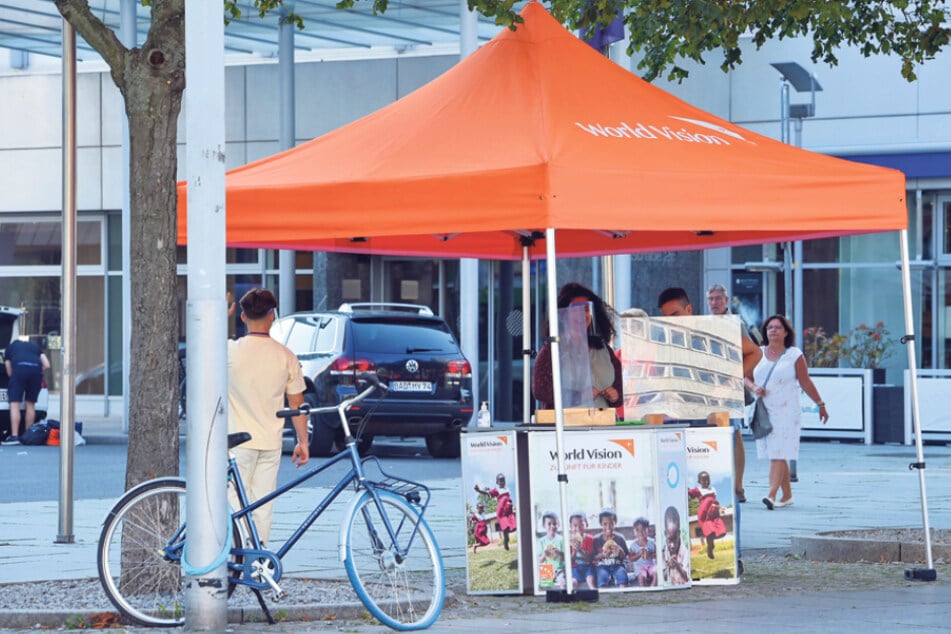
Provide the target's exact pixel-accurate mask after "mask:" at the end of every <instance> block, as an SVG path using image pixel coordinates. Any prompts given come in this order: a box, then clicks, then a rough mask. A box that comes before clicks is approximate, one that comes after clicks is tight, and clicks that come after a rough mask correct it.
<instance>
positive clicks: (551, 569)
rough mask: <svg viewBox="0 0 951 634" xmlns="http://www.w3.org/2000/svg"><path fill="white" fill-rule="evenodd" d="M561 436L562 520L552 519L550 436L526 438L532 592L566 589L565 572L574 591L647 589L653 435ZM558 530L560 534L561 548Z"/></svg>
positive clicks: (651, 560) (554, 484)
mask: <svg viewBox="0 0 951 634" xmlns="http://www.w3.org/2000/svg"><path fill="white" fill-rule="evenodd" d="M564 438H565V470H566V473H567V474H568V486H567V495H568V514H569V517H568V520H567V522H565V521H564V519H563V518H562V517H560V513H561V511H560V509H561V501H560V497H559V486H558V481H557V476H558V463H557V454H556V445H555V433H554V432H533V433H531V434H529V437H528V441H529V446H528V454H529V457H530V459H529V463H530V464H529V474H530V478H531V480H530V481H531V496H532V499H531V512H532V518H531V519H532V531H533V532H532V538H533V539H532V544H531V548H532V562H533V564H534V568H535V570H534V575H533V578H534V583H535V585H534V587H535V593H536V594H544V593H545V592H546V591H547V590H549V589H563V588H566V585H567V576H566V575H567V574H571V575H572V578H573V579H574V580H575V584H576V586H575V587H577V588H598V589H599V590H601V591H606V592H616V591H624V590H647V589H655V588H656V587H657V574H656V569H657V559H656V547H655V548H653V549H652V548H651V545H652V544H653V543H654V538H653V537H652V536H654V535H656V531H657V519H658V509H657V495H656V487H655V482H656V473H657V470H656V468H655V462H654V457H653V439H654V436H653V434H652V433H651V431H650V430H635V429H624V430H621V429H611V430H584V431H580V430H578V431H574V430H567V431H566V432H565V434H564ZM563 531H567V534H568V549H567V550H566V549H565V547H564V533H563ZM526 547H528V545H527V544H526ZM633 553H637V558H636V559H635V558H633V557H632V554H633ZM566 557H567V560H568V562H569V563H570V566H568V567H567V568H566V565H565V558H566ZM566 569H567V570H570V572H568V573H566Z"/></svg>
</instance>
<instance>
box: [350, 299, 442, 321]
mask: <svg viewBox="0 0 951 634" xmlns="http://www.w3.org/2000/svg"><path fill="white" fill-rule="evenodd" d="M337 310H338V311H340V312H341V313H353V312H355V311H358V310H390V311H396V312H406V313H416V314H418V315H426V316H428V317H432V316H433V310H432V309H431V308H430V307H429V306H423V305H422V304H401V303H398V302H355V303H352V304H340V308H338V309H337Z"/></svg>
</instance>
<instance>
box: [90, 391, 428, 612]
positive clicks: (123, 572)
mask: <svg viewBox="0 0 951 634" xmlns="http://www.w3.org/2000/svg"><path fill="white" fill-rule="evenodd" d="M365 380H368V382H369V385H368V386H367V387H365V388H363V389H362V391H361V392H359V393H358V394H356V395H354V396H353V397H351V398H350V399H348V400H345V401H343V402H341V403H340V404H339V405H336V406H333V407H310V406H308V405H306V404H305V405H303V406H302V407H301V408H300V409H284V410H281V411H280V412H278V416H279V417H281V418H286V417H292V416H297V415H300V414H306V415H315V414H320V413H328V412H333V411H336V412H337V414H338V416H339V417H340V421H341V424H342V425H343V431H344V434H345V438H346V447H345V449H344V451H342V452H341V453H339V454H337V455H336V456H334V457H333V458H331V459H329V460H327V461H326V462H324V463H323V464H320V465H318V466H316V467H314V468H312V469H309V470H308V471H307V472H305V473H304V474H302V475H300V476H298V477H297V478H295V479H294V480H293V481H291V482H288V483H287V484H284V485H282V486H280V487H278V488H277V489H276V490H275V491H274V492H272V493H271V494H269V495H267V496H265V497H262V498H260V499H259V500H257V501H256V502H253V503H250V502H249V501H248V497H247V493H246V492H245V488H244V483H243V482H242V480H241V476H240V474H239V473H238V469H237V466H236V463H235V459H234V456H233V455H229V460H228V465H227V469H228V481H229V483H230V485H231V486H233V487H234V489H235V491H236V493H237V496H238V499H239V500H240V506H241V508H239V509H238V510H236V511H232V515H231V539H230V542H231V545H230V546H229V545H227V544H226V549H227V552H226V553H225V552H223V553H222V555H225V554H226V555H227V569H228V582H229V583H228V596H229V597H230V596H231V593H232V592H233V591H234V589H235V588H236V587H237V586H239V585H243V586H248V587H249V588H251V589H252V591H253V592H255V594H256V595H257V598H258V602H259V603H260V605H261V608H262V610H263V611H264V613H265V615H266V616H267V617H268V620H269V621H271V622H273V620H272V619H271V615H270V612H269V611H268V609H267V605H266V604H265V602H264V599H263V598H262V596H261V591H262V590H267V589H271V590H274V592H275V594H276V595H278V596H280V595H281V594H282V593H283V591H282V590H281V588H280V586H279V585H278V582H279V581H280V579H281V577H282V575H283V568H282V564H281V562H282V559H283V557H284V556H285V555H286V554H287V553H288V552H289V551H290V550H291V548H293V546H294V545H295V544H296V543H297V542H298V541H299V540H300V538H301V537H302V536H303V535H304V534H305V532H306V531H307V529H308V528H310V526H311V525H313V524H314V522H316V520H317V519H318V518H319V517H320V515H321V514H322V513H323V512H324V511H325V510H326V509H327V507H328V506H329V505H330V504H331V503H332V502H333V501H334V500H335V499H336V498H337V497H338V496H339V495H340V494H341V493H342V492H343V491H344V490H345V489H352V490H353V497H352V498H351V499H350V501H349V503H348V505H347V507H346V511H345V512H344V516H343V518H344V519H343V521H342V523H341V526H340V533H339V541H338V545H339V548H338V552H339V557H340V560H341V562H342V563H343V565H344V568H345V570H346V573H347V576H348V578H349V580H350V583H351V584H352V585H353V589H354V590H355V591H356V594H357V596H358V597H359V599H360V601H361V602H362V603H363V605H364V606H365V607H366V608H367V610H369V612H370V613H371V614H372V615H373V616H374V617H376V618H377V619H378V620H379V621H380V622H381V623H383V624H385V625H387V626H389V627H390V628H393V629H396V630H415V629H424V628H427V627H429V626H430V625H432V624H433V623H434V622H435V621H436V619H437V618H438V617H439V613H440V612H441V610H442V605H443V600H444V598H445V573H444V570H443V563H442V557H441V555H440V551H439V548H438V546H437V544H436V539H435V536H434V535H433V532H432V529H430V527H429V525H428V524H427V523H426V521H425V519H423V514H424V512H425V510H426V507H427V506H428V504H429V500H430V492H429V489H428V488H427V487H426V486H425V485H423V484H421V483H419V482H414V481H411V480H406V479H404V478H399V477H396V476H393V475H389V474H387V473H385V472H384V471H383V467H382V465H381V464H380V461H379V460H378V459H377V458H376V457H374V456H369V457H366V458H360V456H359V454H358V452H357V440H356V438H354V436H353V435H351V429H350V426H349V424H348V421H347V410H349V409H350V408H351V407H352V406H354V405H355V404H357V403H359V402H360V401H361V400H363V399H365V398H366V397H367V396H369V395H370V394H371V393H372V392H373V391H374V390H376V389H384V390H385V389H386V388H385V387H384V386H383V385H382V384H380V383H379V381H378V380H377V379H376V377H375V376H370V377H366V379H365ZM381 400H382V399H381ZM370 414H372V411H371V412H370V413H368V414H367V415H366V416H365V417H364V418H363V419H362V422H361V424H360V425H359V426H358V429H357V434H356V436H357V438H359V435H360V433H361V431H362V427H363V422H365V421H366V420H367V418H368V417H369V415H370ZM250 438H251V435H250V434H248V433H237V434H229V435H228V447H229V454H230V449H231V448H233V447H236V446H237V445H239V444H241V443H243V442H247V441H248V440H249V439H250ZM348 460H349V461H350V469H349V471H347V473H346V474H344V475H343V476H342V477H341V478H340V479H339V480H338V481H337V483H336V484H335V485H334V486H333V488H332V489H331V491H330V492H329V493H327V494H326V496H325V497H324V498H323V499H322V500H321V501H320V502H319V503H318V504H317V505H316V506H315V507H314V510H313V511H311V512H310V514H309V515H308V516H307V517H306V518H305V519H304V521H303V522H302V523H301V524H300V526H298V528H297V529H296V530H295V531H294V532H293V533H292V534H291V536H290V537H289V538H288V539H287V541H285V542H284V543H283V544H282V545H280V547H279V548H278V549H277V550H275V551H272V550H267V549H265V548H264V547H263V546H262V544H261V540H260V538H259V536H258V530H257V527H256V526H255V524H254V517H253V515H252V511H254V509H256V508H258V507H260V506H262V505H264V504H267V503H268V502H272V501H274V500H275V499H276V498H278V497H280V496H281V495H283V494H285V493H287V492H288V491H290V490H292V489H294V488H295V487H297V486H298V485H300V484H301V483H303V482H305V481H306V480H309V479H310V478H312V477H314V476H316V475H317V474H319V473H323V472H324V471H326V470H327V469H329V468H331V467H333V466H334V465H336V464H337V463H340V462H343V461H348ZM368 466H371V467H372V468H371V471H372V472H373V473H374V475H375V473H376V472H377V471H378V472H379V478H378V479H374V478H371V477H369V476H368V475H367V467H368ZM185 532H186V522H185V481H184V479H182V478H158V479H155V480H149V481H148V482H144V483H142V484H140V485H138V486H136V487H134V488H133V489H130V490H129V491H128V492H126V494H125V495H124V496H123V497H122V498H120V500H119V501H118V502H117V503H116V504H115V506H113V508H112V509H111V510H110V511H109V513H108V515H107V516H106V519H105V522H104V524H103V528H102V533H101V536H100V539H99V548H98V552H97V561H98V567H99V580H100V582H101V583H102V587H103V589H104V590H105V592H106V595H107V596H108V597H109V600H110V601H111V602H112V604H113V605H115V607H116V608H117V609H118V610H119V612H121V613H122V615H123V616H125V617H126V618H128V619H130V620H132V621H134V622H136V623H138V624H141V625H145V626H176V625H182V624H183V622H184V609H183V605H184V581H185V575H186V571H185V570H183V568H185V569H186V570H187V565H186V564H184V560H185ZM123 550H126V551H127V552H123ZM217 565H220V562H219V563H217ZM217 565H214V566H213V567H212V568H210V569H209V570H206V571H201V572H200V573H198V572H195V571H188V572H190V573H191V574H193V575H195V574H205V573H206V572H208V571H210V570H211V569H214V567H217Z"/></svg>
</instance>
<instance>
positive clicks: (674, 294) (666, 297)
mask: <svg viewBox="0 0 951 634" xmlns="http://www.w3.org/2000/svg"><path fill="white" fill-rule="evenodd" d="M674 299H676V300H679V301H680V302H681V303H682V304H684V305H686V304H689V303H690V298H689V297H687V291H685V290H684V289H682V288H680V287H679V286H671V287H670V288H665V289H664V290H662V291H661V292H660V296H659V297H658V298H657V308H660V307H661V306H663V305H664V304H666V303H667V302H669V301H671V300H674Z"/></svg>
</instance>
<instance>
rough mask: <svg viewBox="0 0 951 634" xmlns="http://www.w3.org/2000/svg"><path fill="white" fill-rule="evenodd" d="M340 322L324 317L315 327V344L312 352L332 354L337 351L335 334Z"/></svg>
mask: <svg viewBox="0 0 951 634" xmlns="http://www.w3.org/2000/svg"><path fill="white" fill-rule="evenodd" d="M340 326H341V322H340V320H339V319H334V318H333V317H324V318H322V319H321V320H320V324H319V325H318V326H317V343H315V344H314V352H333V351H334V350H336V349H337V332H338V328H340Z"/></svg>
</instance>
